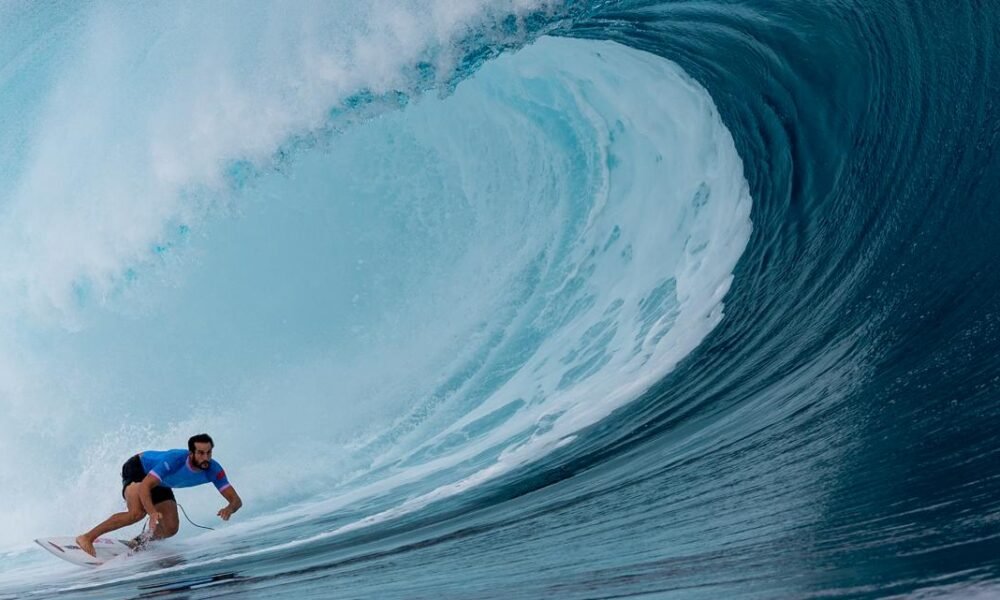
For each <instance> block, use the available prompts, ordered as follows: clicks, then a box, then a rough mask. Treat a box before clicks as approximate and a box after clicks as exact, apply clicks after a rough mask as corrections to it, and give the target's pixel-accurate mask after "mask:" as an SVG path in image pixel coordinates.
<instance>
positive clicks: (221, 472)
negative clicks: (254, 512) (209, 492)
mask: <svg viewBox="0 0 1000 600" xmlns="http://www.w3.org/2000/svg"><path fill="white" fill-rule="evenodd" d="M208 477H209V479H210V480H211V481H212V485H214V486H215V489H217V490H219V491H220V492H222V491H224V490H226V488H231V487H233V486H232V484H230V483H229V478H227V477H226V470H225V469H223V468H222V465H220V464H219V463H217V462H215V461H214V460H213V461H212V466H211V467H209V468H208Z"/></svg>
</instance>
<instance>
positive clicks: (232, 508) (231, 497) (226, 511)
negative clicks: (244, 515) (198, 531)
mask: <svg viewBox="0 0 1000 600" xmlns="http://www.w3.org/2000/svg"><path fill="white" fill-rule="evenodd" d="M219 493H220V494H222V497H223V498H225V499H226V500H228V501H229V505H228V506H225V507H223V508H221V509H220V510H219V512H218V513H217V514H218V515H219V516H220V517H221V518H222V520H223V521H228V520H229V517H231V516H233V513H234V512H236V511H238V510H239V509H240V507H241V506H243V501H242V500H240V495H239V494H237V493H236V490H235V489H234V488H233V486H231V485H230V486H227V487H226V488H225V489H223V490H220V491H219Z"/></svg>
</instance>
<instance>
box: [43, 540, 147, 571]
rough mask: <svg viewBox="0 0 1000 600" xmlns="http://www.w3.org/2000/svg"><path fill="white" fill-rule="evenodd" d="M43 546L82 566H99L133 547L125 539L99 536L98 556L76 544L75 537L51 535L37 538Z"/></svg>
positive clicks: (97, 544)
mask: <svg viewBox="0 0 1000 600" xmlns="http://www.w3.org/2000/svg"><path fill="white" fill-rule="evenodd" d="M35 543H37V544H38V545H39V546H41V547H42V548H45V549H46V550H48V551H49V552H51V553H52V554H54V555H56V556H58V557H59V558H61V559H63V560H65V561H66V562H71V563H73V564H74V565H79V566H81V567H99V566H101V565H103V564H104V563H106V562H108V561H109V560H111V559H112V558H114V557H116V556H121V555H122V554H126V553H128V552H129V551H130V550H131V547H130V546H129V545H128V544H127V543H126V542H125V541H124V540H114V539H111V538H97V539H96V540H94V551H95V552H97V557H93V556H91V555H89V554H87V553H86V552H84V551H83V550H82V549H80V547H79V546H77V545H76V538H74V537H51V538H38V539H37V540H35Z"/></svg>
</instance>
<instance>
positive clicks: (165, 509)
mask: <svg viewBox="0 0 1000 600" xmlns="http://www.w3.org/2000/svg"><path fill="white" fill-rule="evenodd" d="M154 508H156V511H157V512H158V513H160V523H159V525H157V526H156V531H154V532H153V539H154V540H162V539H164V538H168V537H171V536H173V535H175V534H176V533H177V529H178V528H180V522H179V520H178V517H177V502H176V501H174V500H164V501H162V502H158V503H157V504H156V506H155V507H154Z"/></svg>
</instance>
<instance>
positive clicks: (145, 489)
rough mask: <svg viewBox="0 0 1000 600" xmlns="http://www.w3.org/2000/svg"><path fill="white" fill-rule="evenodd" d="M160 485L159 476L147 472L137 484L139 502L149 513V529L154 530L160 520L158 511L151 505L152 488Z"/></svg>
mask: <svg viewBox="0 0 1000 600" xmlns="http://www.w3.org/2000/svg"><path fill="white" fill-rule="evenodd" d="M158 485H160V478H159V477H157V476H156V475H154V474H152V473H149V474H148V475H146V477H145V478H143V480H142V482H141V483H140V484H139V502H140V503H141V504H142V508H143V510H145V511H146V514H147V515H149V529H150V531H156V525H157V524H158V523H159V522H160V513H158V512H156V507H154V506H153V488H155V487H156V486H158Z"/></svg>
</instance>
